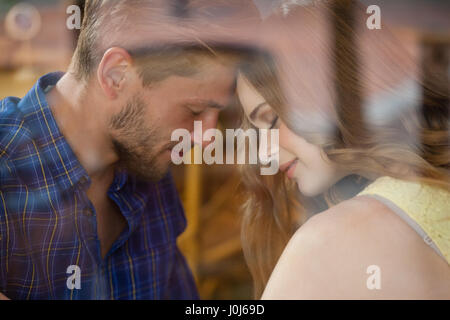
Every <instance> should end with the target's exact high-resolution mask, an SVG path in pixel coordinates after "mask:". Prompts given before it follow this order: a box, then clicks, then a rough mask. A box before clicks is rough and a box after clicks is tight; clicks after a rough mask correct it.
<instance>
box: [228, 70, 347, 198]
mask: <svg viewBox="0 0 450 320" xmlns="http://www.w3.org/2000/svg"><path fill="white" fill-rule="evenodd" d="M237 94H238V96H239V100H240V102H241V105H242V107H243V109H244V113H245V115H246V116H247V118H248V120H249V121H250V122H251V123H252V124H253V125H254V126H255V127H257V128H260V129H269V128H272V129H273V128H277V129H279V138H280V141H279V153H280V154H279V159H280V170H281V171H283V172H285V174H286V175H287V176H288V177H289V178H290V179H293V180H295V182H296V183H297V185H298V188H299V190H300V192H302V194H304V195H305V196H308V197H313V196H316V195H319V194H321V193H323V192H325V191H326V190H327V189H329V188H330V187H331V186H332V185H333V184H335V183H336V182H337V181H339V180H340V179H341V178H343V177H344V176H345V174H344V173H343V172H340V171H339V170H338V169H337V167H336V166H335V165H334V164H333V163H331V162H330V161H329V159H328V157H327V155H326V154H325V152H323V150H322V149H321V148H320V147H318V146H316V145H314V144H311V143H308V142H307V141H306V140H305V139H303V138H302V137H300V136H298V135H296V134H294V133H293V132H292V131H291V130H289V129H288V128H287V127H286V125H285V124H284V123H283V121H282V120H281V119H279V118H278V115H277V114H276V113H275V111H274V110H273V109H272V108H271V107H270V105H268V104H267V102H266V100H265V99H264V98H263V96H262V95H261V94H259V92H257V91H256V89H255V88H254V87H253V86H252V85H251V84H250V83H249V82H248V80H247V79H246V78H245V77H244V76H243V75H241V74H240V75H239V76H238V81H237ZM271 147H272V148H273V146H271ZM272 148H271V149H272Z"/></svg>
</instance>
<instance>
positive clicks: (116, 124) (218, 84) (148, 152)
mask: <svg viewBox="0 0 450 320" xmlns="http://www.w3.org/2000/svg"><path fill="white" fill-rule="evenodd" d="M234 83H235V74H234V70H233V69H232V68H230V67H226V66H224V65H221V64H219V63H212V62H211V63H208V64H207V65H205V66H204V67H203V68H202V70H201V71H200V72H199V73H198V74H197V75H195V76H193V77H189V78H187V77H180V76H170V77H168V78H166V79H165V80H163V81H160V82H158V83H155V84H152V85H151V86H150V87H148V88H143V87H142V86H141V88H139V90H136V92H137V93H135V94H133V95H132V96H131V97H130V98H129V99H128V102H127V103H126V105H125V106H124V107H123V108H122V110H121V111H120V112H119V113H117V114H115V115H113V116H112V118H111V121H110V128H111V129H112V130H111V131H110V134H111V138H112V142H113V145H114V147H115V149H116V152H117V154H118V156H119V162H120V165H121V166H122V167H124V168H126V169H127V170H128V171H129V172H131V173H133V174H136V175H137V176H139V177H141V178H142V179H145V180H151V181H158V180H160V179H161V178H162V177H163V176H164V175H165V174H166V173H167V171H168V168H169V165H170V162H171V157H170V155H171V149H172V148H173V147H174V146H175V145H176V144H177V143H178V142H177V141H171V135H172V132H173V131H174V130H175V129H180V128H184V129H187V130H189V131H190V132H191V136H193V134H192V131H193V129H194V121H202V127H203V130H207V129H210V128H215V127H216V125H217V118H218V115H219V112H220V110H221V109H223V108H225V107H226V106H227V105H229V103H230V100H231V95H232V92H233V88H234Z"/></svg>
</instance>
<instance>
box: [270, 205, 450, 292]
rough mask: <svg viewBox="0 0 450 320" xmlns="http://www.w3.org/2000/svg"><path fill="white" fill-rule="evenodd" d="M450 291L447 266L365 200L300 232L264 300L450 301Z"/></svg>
mask: <svg viewBox="0 0 450 320" xmlns="http://www.w3.org/2000/svg"><path fill="white" fill-rule="evenodd" d="M443 284H445V285H443ZM449 286H450V268H449V267H448V264H447V263H446V262H445V261H444V260H443V259H442V258H441V257H439V256H438V255H437V254H436V253H435V252H434V251H433V250H432V249H431V248H429V247H428V246H427V245H426V244H425V243H424V242H423V240H422V239H421V238H420V237H419V236H418V235H417V234H416V233H415V231H414V230H413V229H412V228H410V227H409V226H408V225H407V224H406V223H405V222H404V221H403V220H401V219H400V218H399V217H398V216H397V215H396V214H394V213H393V212H391V211H390V209H389V208H387V207H385V206H384V205H383V204H381V203H380V202H378V201H376V200H375V199H372V198H370V197H365V196H362V197H356V198H353V199H350V200H347V201H344V202H341V203H340V204H338V205H336V206H334V207H332V208H330V209H328V210H327V211H325V212H322V213H320V214H318V215H316V216H313V217H312V218H310V219H309V220H308V221H307V222H306V223H305V224H304V225H303V226H302V227H301V228H299V230H298V231H297V232H296V233H295V235H294V236H293V237H292V239H291V240H290V242H289V244H288V245H287V247H286V249H285V251H284V252H283V254H282V256H281V258H280V260H279V262H278V264H277V266H276V268H275V270H274V272H273V274H272V276H271V279H270V281H269V283H268V286H267V288H266V291H265V293H264V296H263V298H266V299H271V298H272V299H278V298H280V299H303V298H305V299H328V298H330V299H390V298H393V299H395V298H399V299H409V298H411V299H414V298H417V299H422V298H427V297H430V298H431V297H433V298H439V297H444V298H450V292H449V290H448V289H447V288H448V287H449Z"/></svg>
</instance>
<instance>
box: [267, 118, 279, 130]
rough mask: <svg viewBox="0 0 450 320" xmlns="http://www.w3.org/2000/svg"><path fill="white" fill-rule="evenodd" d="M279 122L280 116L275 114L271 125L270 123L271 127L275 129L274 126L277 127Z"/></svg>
mask: <svg viewBox="0 0 450 320" xmlns="http://www.w3.org/2000/svg"><path fill="white" fill-rule="evenodd" d="M277 123H278V116H275V118H274V119H273V120H272V123H271V125H270V128H269V129H273V128H275V127H276V125H277Z"/></svg>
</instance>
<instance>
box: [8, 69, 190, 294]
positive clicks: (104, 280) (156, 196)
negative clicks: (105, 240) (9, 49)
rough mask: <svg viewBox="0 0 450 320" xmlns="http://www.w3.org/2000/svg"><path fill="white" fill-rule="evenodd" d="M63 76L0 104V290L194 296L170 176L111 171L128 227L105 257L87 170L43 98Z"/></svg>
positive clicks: (54, 76)
mask: <svg viewBox="0 0 450 320" xmlns="http://www.w3.org/2000/svg"><path fill="white" fill-rule="evenodd" d="M61 76H62V74H61V73H51V74H48V75H45V76H43V77H42V78H40V79H39V81H38V82H37V84H36V85H35V86H34V87H33V88H32V89H31V90H30V91H29V92H28V94H27V95H26V96H25V97H24V98H23V99H18V98H13V97H8V98H6V99H4V100H1V101H0V292H2V293H4V294H5V295H6V296H8V297H9V298H11V299H197V298H198V296H197V291H196V287H195V283H194V281H193V278H192V274H191V272H190V270H189V268H188V267H187V264H186V261H185V259H184V257H183V256H182V255H181V253H180V251H179V249H178V247H177V245H176V239H177V236H178V235H179V234H180V233H181V232H182V231H183V230H184V229H185V227H186V220H185V216H184V212H183V208H182V205H181V202H180V199H179V197H178V194H177V191H176V189H175V187H174V183H173V181H172V178H171V176H170V174H169V175H167V176H166V177H165V178H164V179H162V180H161V181H160V182H158V183H154V184H152V183H148V182H143V181H140V180H138V179H136V178H135V177H133V176H131V175H128V174H127V173H126V172H125V171H118V172H116V174H115V178H114V182H113V184H112V185H111V187H110V189H109V191H108V196H109V197H110V198H111V199H112V200H113V201H114V202H115V203H116V204H117V205H118V207H119V208H120V210H121V212H122V214H123V216H124V217H125V219H126V221H127V223H128V226H127V227H126V228H125V230H124V231H123V232H122V234H121V235H120V236H119V238H118V239H117V240H116V241H115V243H114V244H113V245H112V248H111V249H110V251H109V252H108V253H107V255H106V256H105V258H104V259H102V257H101V254H100V242H99V238H98V235H97V226H96V223H97V222H96V216H95V210H94V208H93V206H92V204H91V202H90V201H89V200H88V198H87V196H86V192H85V191H86V189H87V187H88V186H89V183H90V179H89V176H88V175H87V173H86V171H85V170H84V169H83V167H82V166H81V164H80V163H79V162H78V160H77V158H76V156H75V154H74V153H73V151H72V150H71V148H70V146H69V144H68V143H67V141H66V140H65V139H64V137H63V136H62V134H61V133H60V131H59V130H58V127H57V124H56V122H55V119H54V118H53V116H52V113H51V110H50V108H49V107H48V105H47V102H46V99H45V92H44V90H45V88H47V87H48V86H49V85H54V84H55V83H56V82H57V80H58V79H59V78H60V77H61ZM77 268H79V269H77ZM76 270H78V271H79V273H78V272H77V271H76ZM77 275H79V277H77ZM77 279H80V281H81V283H80V284H81V288H79V289H78V286H77V285H76V284H77V281H76V280H77Z"/></svg>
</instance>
